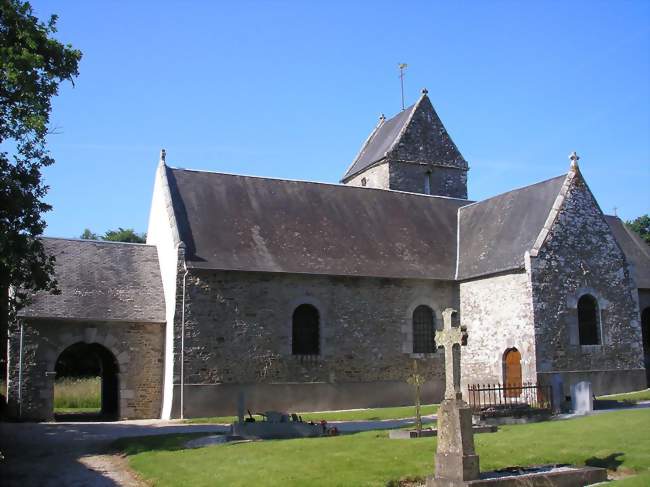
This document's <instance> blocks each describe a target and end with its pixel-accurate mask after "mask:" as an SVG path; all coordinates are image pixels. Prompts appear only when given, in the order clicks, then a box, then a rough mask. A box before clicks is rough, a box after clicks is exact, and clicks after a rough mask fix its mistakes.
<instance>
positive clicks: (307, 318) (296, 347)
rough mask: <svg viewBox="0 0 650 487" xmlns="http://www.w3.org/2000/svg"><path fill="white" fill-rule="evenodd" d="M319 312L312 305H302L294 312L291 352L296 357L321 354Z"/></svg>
mask: <svg viewBox="0 0 650 487" xmlns="http://www.w3.org/2000/svg"><path fill="white" fill-rule="evenodd" d="M319 321H320V319H319V314H318V310H317V309H316V308H315V307H314V306H312V305H311V304H301V305H300V306H298V307H297V308H296V309H295V310H294V312H293V331H292V342H291V349H292V350H291V352H292V353H293V354H294V355H318V354H319V353H320V330H319V327H320V323H319Z"/></svg>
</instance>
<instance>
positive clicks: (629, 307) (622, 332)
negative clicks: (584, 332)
mask: <svg viewBox="0 0 650 487" xmlns="http://www.w3.org/2000/svg"><path fill="white" fill-rule="evenodd" d="M562 198H563V201H562ZM555 208H556V210H557V215H556V216H555V218H554V219H553V221H552V223H551V224H548V223H547V225H546V227H545V228H546V230H545V232H547V234H546V236H545V238H544V240H543V243H538V244H536V248H534V249H533V250H532V251H531V259H530V269H531V284H532V297H533V310H534V316H535V328H536V329H535V335H536V342H537V366H538V370H539V372H540V373H542V374H548V373H552V372H562V374H563V376H564V380H565V388H567V382H573V381H574V380H577V379H578V378H580V379H583V378H585V377H586V376H585V375H584V374H583V373H582V372H585V371H589V375H588V376H587V377H588V378H590V379H591V380H592V381H593V382H594V392H595V393H596V394H602V393H608V392H618V391H619V390H621V389H629V388H633V387H637V386H641V385H643V384H641V383H639V384H637V382H639V381H640V380H643V381H644V380H645V379H644V377H645V373H644V370H643V355H642V348H641V329H640V323H639V310H638V304H637V296H636V293H637V291H636V289H635V285H634V283H633V281H632V279H631V278H630V272H629V269H628V266H627V263H626V260H625V257H624V255H623V252H622V251H621V249H620V247H619V246H618V244H617V243H616V240H615V238H614V235H613V234H612V232H611V230H610V228H609V226H608V225H607V223H606V221H605V220H604V218H603V215H602V212H601V211H600V208H599V207H598V205H597V203H596V201H595V200H594V198H593V196H592V194H591V192H590V191H589V189H588V187H587V186H586V184H585V182H584V180H583V179H582V176H581V175H580V173H579V172H578V171H573V172H571V173H569V176H568V178H567V182H566V183H565V186H564V188H563V189H562V191H561V195H560V200H559V201H558V202H556V206H555ZM583 294H591V295H592V296H594V297H595V298H596V299H597V301H598V305H599V308H600V322H601V344H600V345H589V346H586V345H582V346H581V345H580V343H579V334H578V316H577V302H578V299H579V298H580V297H581V296H582V295H583ZM639 388H641V387H639Z"/></svg>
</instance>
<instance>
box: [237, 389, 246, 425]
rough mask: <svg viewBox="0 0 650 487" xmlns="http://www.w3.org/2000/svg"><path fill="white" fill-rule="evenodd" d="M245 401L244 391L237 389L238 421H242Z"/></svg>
mask: <svg viewBox="0 0 650 487" xmlns="http://www.w3.org/2000/svg"><path fill="white" fill-rule="evenodd" d="M245 402H246V398H245V395H244V391H239V394H238V395H237V421H239V422H240V423H243V422H244V414H245V413H244V411H245V409H246V406H245Z"/></svg>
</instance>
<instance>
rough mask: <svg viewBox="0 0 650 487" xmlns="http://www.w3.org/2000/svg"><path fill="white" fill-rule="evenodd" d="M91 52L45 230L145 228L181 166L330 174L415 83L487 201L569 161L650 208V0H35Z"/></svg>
mask: <svg viewBox="0 0 650 487" xmlns="http://www.w3.org/2000/svg"><path fill="white" fill-rule="evenodd" d="M32 4H33V6H34V8H35V10H36V13H37V14H38V15H39V16H40V17H41V18H44V17H45V16H46V15H49V14H50V13H57V14H59V32H58V34H57V36H58V38H59V39H60V40H62V41H64V42H66V43H71V44H72V45H74V46H75V47H76V48H78V49H81V50H82V51H83V53H84V57H83V60H82V62H81V65H80V76H79V78H78V79H77V80H76V85H75V87H74V88H73V87H72V86H70V85H69V84H68V85H65V86H63V87H62V90H61V93H60V96H59V97H58V98H57V99H56V101H55V103H54V112H53V116H52V125H53V127H55V128H56V131H57V132H58V133H57V135H52V136H51V137H50V139H49V144H50V148H51V151H52V154H53V155H54V157H55V158H56V161H57V162H56V164H55V165H54V166H53V167H51V168H48V169H47V171H46V179H47V183H48V184H49V185H50V187H51V189H50V193H49V195H48V198H47V199H48V201H49V202H50V203H51V204H52V205H53V206H54V210H53V211H52V212H51V213H49V214H48V215H47V218H46V219H47V222H48V228H47V230H46V234H47V235H50V236H62V237H76V236H78V235H79V234H80V233H81V232H82V231H83V229H84V228H85V227H89V228H91V229H93V230H94V231H96V232H103V231H105V230H106V229H109V228H116V227H118V226H121V227H133V228H135V229H136V230H138V231H145V230H146V225H147V218H148V212H149V205H150V199H151V190H152V185H153V176H154V171H155V168H156V164H157V161H158V153H159V151H160V149H161V148H163V147H164V148H165V149H166V150H167V154H168V156H167V162H168V164H169V165H172V166H177V167H187V168H194V169H205V170H213V171H223V172H231V173H240V174H251V175H259V176H271V177H280V178H289V179H303V180H315V181H324V182H338V180H339V178H340V177H341V176H342V174H343V173H344V171H345V169H346V168H347V166H348V165H349V164H350V162H351V160H352V158H353V157H354V156H355V154H356V153H357V151H358V149H359V146H360V144H361V143H362V142H363V140H364V139H365V138H366V137H367V135H368V133H369V131H370V130H371V129H372V127H373V126H374V125H375V123H376V121H377V118H378V116H379V114H380V113H382V112H384V113H386V115H388V116H392V115H393V114H395V113H396V112H397V111H399V109H400V89H399V79H398V69H397V64H398V63H399V62H406V63H408V64H409V68H408V71H407V77H406V81H405V88H406V99H407V103H412V102H414V101H415V100H416V99H417V97H418V95H419V92H420V89H421V88H423V87H426V88H428V90H429V96H430V98H431V101H432V102H433V104H434V107H435V108H436V110H437V112H438V114H439V115H440V117H441V119H442V121H443V123H444V124H445V125H446V127H447V129H448V131H449V132H450V134H451V136H452V138H453V139H454V141H455V142H456V144H457V146H458V147H459V149H460V151H461V152H462V153H463V155H464V156H465V158H466V159H467V160H468V162H469V164H470V167H471V169H470V173H469V193H470V198H472V199H482V198H485V197H489V196H492V195H495V194H498V193H501V192H504V191H507V190H509V189H512V188H515V187H520V186H524V185H527V184H532V183H534V182H537V181H539V180H542V179H546V178H549V177H553V176H556V175H559V174H562V173H564V172H566V171H567V169H568V166H569V161H568V158H567V156H568V154H569V152H570V151H573V150H576V151H577V152H578V154H579V155H580V156H581V160H580V164H581V169H582V171H583V174H584V175H585V177H586V178H587V181H588V183H589V185H590V187H591V189H592V191H593V192H594V194H595V195H596V198H597V199H598V200H599V202H600V204H601V207H602V208H603V210H604V211H605V212H606V213H611V212H612V211H613V207H614V206H616V207H618V213H619V215H620V216H621V217H623V218H626V219H629V218H633V217H636V216H638V215H640V214H643V213H648V212H650V192H649V188H650V2H647V1H645V0H643V1H608V2H600V1H585V2H577V1H561V2H560V1H557V2H556V1H539V2H523V1H521V2H503V1H498V2H497V1H494V2H491V1H474V2H451V1H450V2H441V1H428V2H411V1H400V2H395V1H394V2H380V1H373V2H361V1H358V2H349V1H347V2H337V1H328V2H324V1H323V2H317V1H309V2H308V1H303V2H298V1H295V2H280V1H258V2H249V1H238V2H208V1H205V2H200V1H194V2H180V1H179V2H164V1H157V2H145V1H138V2H108V1H105V2H95V1H93V2H82V1H74V2H73V1H57V2H54V1H48V2H46V1H40V0H36V1H33V2H32Z"/></svg>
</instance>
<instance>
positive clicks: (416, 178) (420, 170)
mask: <svg viewBox="0 0 650 487" xmlns="http://www.w3.org/2000/svg"><path fill="white" fill-rule="evenodd" d="M388 166H389V168H390V189H395V190H398V191H408V192H410V193H425V178H427V177H428V178H429V181H430V193H429V194H432V195H436V196H448V197H451V198H462V199H466V198H467V171H466V170H464V169H459V168H453V167H441V166H435V165H431V164H423V163H413V162H396V161H391V162H390V163H389V164H388ZM428 173H430V176H429V175H428Z"/></svg>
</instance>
